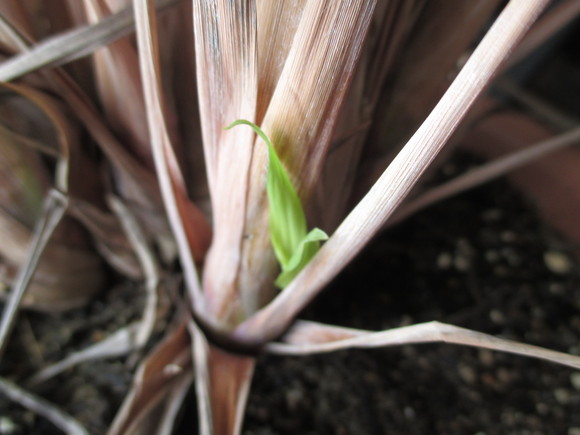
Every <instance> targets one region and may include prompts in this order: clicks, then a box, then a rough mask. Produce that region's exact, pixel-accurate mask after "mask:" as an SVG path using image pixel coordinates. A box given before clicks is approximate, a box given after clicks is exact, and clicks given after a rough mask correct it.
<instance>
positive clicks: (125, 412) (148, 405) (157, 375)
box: [108, 325, 191, 435]
mask: <svg viewBox="0 0 580 435" xmlns="http://www.w3.org/2000/svg"><path fill="white" fill-rule="evenodd" d="M190 371H191V351H190V342H189V337H188V334H187V329H186V328H185V326H184V325H181V326H179V327H178V328H177V329H175V330H173V331H171V333H169V334H168V336H167V337H166V338H165V339H164V340H163V341H162V342H161V343H160V344H159V345H158V346H157V348H156V349H155V350H154V351H153V352H152V353H151V355H149V356H148V357H147V358H146V359H145V360H144V361H143V362H142V363H141V365H140V367H139V369H138V370H137V373H136V374H135V376H134V378H133V385H132V386H131V389H130V391H129V394H128V395H127V397H126V398H125V402H124V403H123V405H122V407H121V409H120V410H119V413H118V414H117V415H116V417H115V420H114V421H113V423H112V425H111V427H110V429H109V432H108V435H121V434H127V435H128V434H135V433H157V432H156V430H155V428H154V426H153V425H149V426H145V427H143V424H145V422H146V419H147V416H148V414H149V413H150V412H151V411H152V410H153V409H155V408H156V407H157V406H158V405H159V404H161V403H162V402H163V401H164V400H165V398H166V397H167V394H169V393H170V392H171V390H172V388H173V387H174V386H175V385H178V384H180V383H181V379H182V378H183V376H189V373H190ZM157 423H158V422H157ZM139 428H141V430H143V429H146V431H145V432H139V431H138V430H139Z"/></svg>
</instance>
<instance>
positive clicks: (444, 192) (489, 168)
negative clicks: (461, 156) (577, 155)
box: [386, 128, 580, 226]
mask: <svg viewBox="0 0 580 435" xmlns="http://www.w3.org/2000/svg"><path fill="white" fill-rule="evenodd" d="M579 142H580V128H576V129H574V130H572V131H569V132H567V133H564V134H561V135H558V136H556V137H554V138H551V139H548V140H545V141H542V142H539V143H536V144H532V145H530V146H528V147H526V148H524V149H522V150H520V151H515V152H513V153H511V154H509V155H507V156H504V157H501V158H497V159H495V160H492V161H491V162H489V163H486V164H484V165H481V166H480V167H478V168H476V169H473V170H470V171H469V172H467V173H466V174H464V175H461V176H459V177H456V178H454V179H453V180H450V181H448V182H446V183H443V184H442V185H440V186H437V187H435V188H433V189H430V190H428V191H427V192H425V193H422V194H421V195H419V196H418V197H417V198H413V199H411V200H410V201H409V202H407V203H404V204H403V205H401V207H400V208H399V209H397V211H396V212H395V213H394V214H393V215H392V217H391V218H390V219H389V220H388V221H387V223H386V225H387V226H390V225H394V224H396V223H398V222H400V221H402V220H404V219H406V218H407V217H409V216H410V215H412V214H414V213H416V212H418V211H419V210H422V209H424V208H425V207H428V206H429V205H431V204H434V203H436V202H439V201H441V200H443V199H445V198H448V197H450V196H453V195H456V194H458V193H460V192H464V191H466V190H468V189H472V188H474V187H477V186H479V185H481V184H483V183H486V182H488V181H491V180H493V179H495V178H497V177H500V176H502V175H505V174H507V173H508V172H510V171H513V170H515V169H517V168H519V167H521V166H524V165H526V164H528V163H530V162H532V161H534V160H536V159H539V158H540V157H542V156H544V155H546V154H548V153H551V152H554V151H557V150H559V149H560V148H563V147H565V146H570V145H573V144H578V143H579Z"/></svg>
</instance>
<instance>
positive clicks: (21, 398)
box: [0, 378, 89, 435]
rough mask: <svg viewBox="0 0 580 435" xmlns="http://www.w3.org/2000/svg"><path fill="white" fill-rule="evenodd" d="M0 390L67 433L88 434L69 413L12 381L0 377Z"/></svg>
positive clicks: (72, 434)
mask: <svg viewBox="0 0 580 435" xmlns="http://www.w3.org/2000/svg"><path fill="white" fill-rule="evenodd" d="M0 391H1V392H2V393H3V394H4V395H6V396H7V397H9V398H10V400H12V401H14V402H17V403H19V404H21V405H22V406H24V407H25V408H27V409H30V410H32V411H34V412H36V413H37V414H39V415H42V416H43V417H44V418H46V419H47V420H49V421H50V422H51V423H52V424H54V425H55V426H56V427H58V428H59V429H60V430H62V431H63V432H65V433H67V434H69V435H89V432H88V431H87V430H86V429H85V428H84V427H83V426H82V425H81V424H80V423H79V422H78V421H77V420H75V419H74V418H72V417H71V416H70V415H68V414H65V413H64V412H62V411H61V410H60V409H58V408H57V407H56V406H54V405H53V404H51V403H49V402H47V401H46V400H44V399H42V398H40V397H37V396H35V395H32V394H30V393H29V392H27V391H24V390H23V389H21V388H19V387H18V386H17V385H15V384H13V383H12V382H9V381H7V380H6V379H2V378H0Z"/></svg>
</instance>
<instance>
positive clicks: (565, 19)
mask: <svg viewBox="0 0 580 435" xmlns="http://www.w3.org/2000/svg"><path fill="white" fill-rule="evenodd" d="M554 3H555V4H554V6H553V7H552V8H550V9H549V10H548V11H546V13H545V14H544V15H543V16H542V17H540V19H539V20H538V22H537V23H536V24H535V25H534V27H532V28H531V29H530V31H529V32H528V34H527V35H526V36H525V37H524V39H523V40H522V42H521V44H520V45H519V46H518V47H517V48H516V50H515V51H514V54H513V56H511V57H510V58H509V60H508V61H507V62H506V64H505V65H504V69H505V68H509V67H511V66H513V65H516V64H517V63H518V62H520V61H522V60H524V59H525V58H526V57H528V56H529V55H530V54H532V53H533V52H534V51H535V50H537V49H538V48H539V47H540V46H541V45H542V44H543V43H545V42H546V41H548V40H549V39H550V38H551V37H553V36H554V35H556V34H557V33H558V32H560V31H561V30H562V29H564V28H566V26H567V25H568V24H570V23H571V22H572V21H574V20H575V19H576V18H577V17H578V15H580V2H578V1H576V0H564V1H561V2H558V3H556V2H554Z"/></svg>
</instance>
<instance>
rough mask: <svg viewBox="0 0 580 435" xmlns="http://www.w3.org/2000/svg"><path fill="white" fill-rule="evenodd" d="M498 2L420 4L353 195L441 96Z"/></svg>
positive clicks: (368, 184)
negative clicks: (451, 29)
mask: <svg viewBox="0 0 580 435" xmlns="http://www.w3.org/2000/svg"><path fill="white" fill-rule="evenodd" d="M404 3H405V6H407V4H408V2H407V1H405V2H404ZM498 4H499V1H498V0H491V1H490V0H477V1H470V2H459V3H454V2H441V3H438V2H430V1H427V2H422V3H421V7H422V9H421V10H420V11H419V12H420V13H417V12H415V13H416V14H417V15H418V17H417V18H415V22H414V23H413V26H412V28H411V30H410V31H409V35H408V37H407V40H406V41H405V45H404V48H403V51H402V52H401V53H400V59H399V60H398V62H399V64H398V65H397V69H396V70H395V71H394V72H393V73H392V74H393V77H392V78H391V81H390V83H389V84H388V88H387V89H386V92H383V93H382V97H381V100H380V103H379V104H378V106H377V110H376V112H375V113H374V120H375V121H376V122H374V123H373V125H372V126H371V128H370V129H369V130H370V131H369V133H368V140H367V144H368V146H367V147H366V148H365V150H364V153H363V156H364V157H363V162H364V163H363V167H362V168H361V169H360V170H359V172H358V173H359V178H360V179H359V180H358V183H357V186H356V189H355V196H356V198H355V199H357V200H358V199H360V197H362V195H363V194H364V193H366V191H367V190H368V189H369V188H370V187H371V186H372V184H373V183H374V182H375V181H376V179H377V178H378V177H379V176H380V174H382V172H383V171H384V168H385V167H386V166H387V165H388V164H389V163H390V162H391V161H392V159H393V158H394V157H395V155H396V153H397V152H398V151H399V150H400V148H401V146H402V145H403V144H404V143H405V141H406V140H408V138H409V136H410V135H411V133H412V132H414V131H415V130H416V129H417V128H418V127H419V125H420V124H421V122H422V121H423V120H424V119H425V117H426V116H427V115H428V114H429V112H430V110H431V109H432V108H433V107H434V106H435V104H436V103H437V101H438V100H439V98H441V96H442V95H443V93H444V92H445V90H446V89H447V87H448V86H449V83H450V82H451V79H452V77H454V76H455V74H456V73H457V71H458V68H459V63H460V60H461V58H462V57H464V56H465V54H466V53H468V52H469V51H468V50H469V49H470V45H471V44H473V43H474V41H475V39H476V38H477V37H479V35H480V33H481V31H482V29H483V28H484V26H485V25H486V24H487V23H488V22H489V21H490V20H491V19H492V16H493V13H494V12H495V11H496V9H497V6H498ZM450 28H453V31H452V32H451V31H449V29H450Z"/></svg>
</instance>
